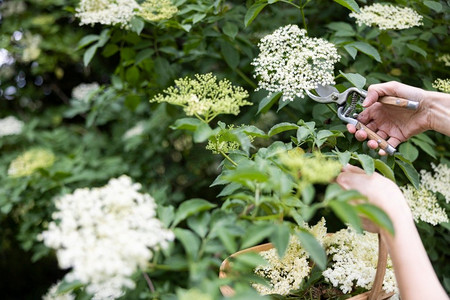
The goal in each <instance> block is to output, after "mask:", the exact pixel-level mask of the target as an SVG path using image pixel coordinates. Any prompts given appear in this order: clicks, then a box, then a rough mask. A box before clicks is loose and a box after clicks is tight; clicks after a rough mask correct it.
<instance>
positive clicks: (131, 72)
mask: <svg viewBox="0 0 450 300" xmlns="http://www.w3.org/2000/svg"><path fill="white" fill-rule="evenodd" d="M125 79H126V81H127V82H128V83H130V84H132V85H136V84H137V83H138V81H139V69H138V68H137V67H135V66H132V67H131V68H128V70H127V71H126V72H125Z"/></svg>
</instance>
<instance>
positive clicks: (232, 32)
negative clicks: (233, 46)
mask: <svg viewBox="0 0 450 300" xmlns="http://www.w3.org/2000/svg"><path fill="white" fill-rule="evenodd" d="M222 30H223V33H224V34H226V35H227V36H229V37H230V38H232V39H233V40H234V38H235V37H236V35H237V34H238V32H239V27H238V26H237V25H236V24H234V23H231V22H226V23H225V26H223V29H222Z"/></svg>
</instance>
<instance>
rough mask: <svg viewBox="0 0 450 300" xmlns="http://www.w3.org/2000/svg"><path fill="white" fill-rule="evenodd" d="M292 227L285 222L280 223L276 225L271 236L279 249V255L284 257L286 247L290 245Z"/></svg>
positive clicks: (271, 240)
mask: <svg viewBox="0 0 450 300" xmlns="http://www.w3.org/2000/svg"><path fill="white" fill-rule="evenodd" d="M289 238H290V229H289V227H288V226H287V225H285V224H279V225H278V226H276V227H275V229H274V232H273V234H272V236H271V237H270V242H271V243H272V244H273V245H274V247H275V248H276V249H277V253H278V256H279V257H283V256H284V253H285V252H286V249H287V247H288V245H289Z"/></svg>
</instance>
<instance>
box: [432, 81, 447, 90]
mask: <svg viewBox="0 0 450 300" xmlns="http://www.w3.org/2000/svg"><path fill="white" fill-rule="evenodd" d="M432 85H433V87H434V88H435V89H437V90H439V91H441V92H444V93H450V78H446V79H441V78H438V79H436V80H435V81H434V82H433V84H432Z"/></svg>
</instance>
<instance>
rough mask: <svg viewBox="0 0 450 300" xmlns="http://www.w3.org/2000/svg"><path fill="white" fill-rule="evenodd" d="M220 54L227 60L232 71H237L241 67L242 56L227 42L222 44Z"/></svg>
mask: <svg viewBox="0 0 450 300" xmlns="http://www.w3.org/2000/svg"><path fill="white" fill-rule="evenodd" d="M220 52H221V53H222V55H223V58H224V59H225V62H226V63H227V64H228V66H230V68H232V69H236V68H237V66H238V65H239V60H240V55H239V52H238V51H237V50H236V48H234V46H233V45H232V44H230V43H228V42H226V41H221V42H220Z"/></svg>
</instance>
